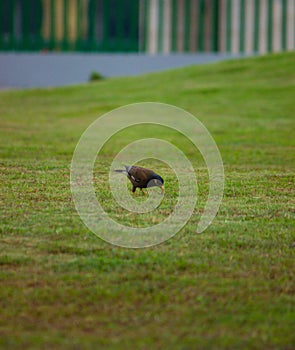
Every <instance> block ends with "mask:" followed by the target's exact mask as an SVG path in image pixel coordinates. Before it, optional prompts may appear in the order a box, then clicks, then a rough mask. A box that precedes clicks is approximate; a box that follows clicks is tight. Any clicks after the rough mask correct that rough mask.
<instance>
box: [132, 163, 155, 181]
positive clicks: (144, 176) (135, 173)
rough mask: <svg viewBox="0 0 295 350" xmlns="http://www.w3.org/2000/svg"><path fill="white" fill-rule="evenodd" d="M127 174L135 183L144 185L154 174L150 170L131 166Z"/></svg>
mask: <svg viewBox="0 0 295 350" xmlns="http://www.w3.org/2000/svg"><path fill="white" fill-rule="evenodd" d="M128 174H129V176H130V177H131V179H133V180H134V181H135V182H136V183H138V184H141V185H146V184H147V183H148V181H149V179H150V178H151V177H152V176H153V174H154V172H153V171H152V170H150V169H146V168H141V167H137V166H132V167H131V168H130V170H129V171H128Z"/></svg>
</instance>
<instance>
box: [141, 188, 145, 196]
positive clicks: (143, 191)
mask: <svg viewBox="0 0 295 350" xmlns="http://www.w3.org/2000/svg"><path fill="white" fill-rule="evenodd" d="M140 190H141V192H142V193H143V195H144V196H146V192H144V190H143V189H142V188H141V189H140Z"/></svg>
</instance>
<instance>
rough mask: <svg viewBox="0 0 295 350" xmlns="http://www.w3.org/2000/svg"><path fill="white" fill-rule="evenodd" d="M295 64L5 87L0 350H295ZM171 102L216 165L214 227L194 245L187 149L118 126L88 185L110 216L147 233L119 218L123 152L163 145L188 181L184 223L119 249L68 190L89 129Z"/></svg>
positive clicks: (156, 216) (284, 59)
mask: <svg viewBox="0 0 295 350" xmlns="http://www.w3.org/2000/svg"><path fill="white" fill-rule="evenodd" d="M294 61H295V54H294V53H288V54H279V55H270V56H265V57H259V58H250V59H243V60H236V61H229V62H222V63H218V64H212V65H205V66H197V67H188V68H184V69H180V70H174V71H169V72H164V73H158V74H151V75H145V76H140V77H136V78H124V79H109V80H103V81H100V82H98V83H92V84H88V85H82V86H73V87H65V88H54V89H41V90H25V91H1V93H0V115H1V139H0V140H1V141H0V142H1V151H0V152H1V153H0V157H1V158H0V159H1V172H0V175H1V179H0V181H1V231H0V234H1V241H0V265H1V269H0V279H1V282H0V304H1V305H0V310H1V317H0V334H1V337H0V347H2V348H3V349H24V348H28V349H40V348H42V349H59V348H69V349H88V348H89V349H90V348H91V349H93V348H95V349H102V348H110V349H126V348H134V349H137V348H140V349H196V348H203V349H225V348H227V349H228V348H232V349H243V348H244V349H249V348H251V349H292V348H293V347H294V344H295V335H294V334H295V333H294V329H295V312H294V308H295V303H294V292H295V283H294V271H295V264H294V261H295V259H294V257H295V248H292V247H291V244H292V242H293V241H294V240H295V229H294V228H295V225H294V219H295V215H294V214H295V201H294V185H295V181H294V166H295V138H294V134H295V119H294V96H295V84H294V82H295V71H294ZM143 101H158V102H164V103H170V104H174V105H176V106H178V107H181V108H184V109H185V110H188V111H189V112H191V113H193V114H195V115H197V116H198V118H199V119H200V120H201V121H202V122H203V123H204V124H205V125H206V127H207V128H208V130H209V131H210V132H211V134H212V135H213V137H214V138H215V140H216V142H217V144H218V146H219V149H220V152H221V154H222V157H223V161H224V166H225V176H226V183H225V192H224V199H223V202H222V205H221V208H220V211H219V214H218V216H217V217H216V218H215V220H214V222H213V224H212V225H211V226H210V227H209V228H208V229H207V230H206V231H205V232H204V233H202V234H200V235H197V234H195V229H196V225H197V223H198V220H199V216H200V212H201V211H202V207H203V206H204V203H205V200H206V195H207V193H208V190H207V184H208V178H207V172H206V170H205V168H204V163H203V162H202V161H201V159H200V156H199V155H198V154H196V152H195V151H194V148H193V147H192V145H191V144H190V143H189V142H187V141H186V140H184V139H183V138H182V137H181V136H179V135H177V134H175V133H169V132H168V131H167V130H166V129H164V128H161V129H155V128H153V127H148V128H142V127H137V128H134V129H127V130H126V131H124V132H121V133H120V134H119V135H117V136H116V137H114V138H113V139H112V140H111V142H109V143H108V144H107V145H106V147H105V148H104V151H103V154H102V156H101V157H100V161H99V162H97V163H96V167H95V174H96V179H95V186H96V188H97V190H98V196H100V198H102V199H103V200H104V206H105V208H106V209H107V210H108V211H109V212H110V215H112V216H113V217H115V218H116V219H117V220H119V221H120V222H123V223H125V224H129V225H136V226H144V225H146V224H150V223H152V222H154V223H155V222H158V221H161V220H163V218H164V217H165V216H166V215H167V213H169V211H170V210H171V206H172V204H173V203H175V197H176V195H177V187H174V185H175V182H176V180H175V178H174V176H173V174H172V173H171V174H170V173H169V171H167V170H166V168H165V166H164V165H163V164H162V163H152V162H151V161H147V162H146V163H143V164H145V165H146V166H152V167H156V169H157V170H158V172H159V173H160V174H161V173H165V174H166V177H165V179H166V183H167V186H166V196H167V197H166V199H165V202H164V203H163V205H162V206H161V207H160V208H159V210H158V211H156V212H153V213H152V214H150V215H147V214H146V215H138V216H136V215H131V216H128V217H125V216H124V214H126V212H125V211H124V210H123V209H121V208H120V207H118V206H117V205H116V204H115V203H114V201H113V199H112V197H111V195H110V193H109V188H108V185H107V178H105V176H104V175H106V174H107V173H108V167H109V165H110V163H111V161H112V159H113V157H114V156H115V154H116V153H117V152H118V151H119V150H120V149H121V148H122V147H123V146H125V145H126V144H127V143H129V142H131V141H133V140H135V139H137V138H142V137H149V136H152V137H157V136H159V137H164V138H166V139H168V140H169V141H171V142H173V143H174V144H175V145H178V146H179V147H181V148H182V149H183V150H184V151H185V152H186V154H187V156H188V158H189V159H190V160H191V162H192V163H193V165H194V167H195V169H196V172H197V176H198V181H199V191H200V193H199V196H200V203H199V206H198V207H197V208H196V212H195V214H194V215H193V217H192V218H191V220H190V221H189V223H188V224H187V225H186V227H185V228H184V229H183V230H182V231H181V232H180V233H178V234H177V235H176V236H175V237H174V238H173V239H170V240H169V241H167V242H165V243H164V244H161V245H159V246H156V247H153V248H150V249H143V250H132V249H123V248H117V247H114V246H112V245H109V244H107V243H105V242H104V241H102V240H100V239H98V238H97V237H96V236H95V235H94V234H92V233H91V232H89V231H88V230H87V228H86V227H85V226H84V225H83V223H82V222H81V220H80V218H79V217H78V215H77V213H76V211H75V208H74V205H73V202H72V200H71V192H70V188H69V168H70V161H71V157H72V154H73V151H74V149H75V145H76V143H77V142H78V140H79V137H80V136H81V134H82V132H83V131H84V130H85V128H86V127H87V126H88V125H89V124H90V123H91V122H92V121H94V120H95V119H96V118H97V117H98V116H100V115H102V114H104V113H105V112H107V111H110V110H111V109H113V108H115V107H119V106H121V105H125V104H128V103H133V102H143Z"/></svg>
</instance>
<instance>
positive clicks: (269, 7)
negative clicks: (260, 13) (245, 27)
mask: <svg viewBox="0 0 295 350" xmlns="http://www.w3.org/2000/svg"><path fill="white" fill-rule="evenodd" d="M272 1H273V0H268V4H267V51H268V52H271V51H272Z"/></svg>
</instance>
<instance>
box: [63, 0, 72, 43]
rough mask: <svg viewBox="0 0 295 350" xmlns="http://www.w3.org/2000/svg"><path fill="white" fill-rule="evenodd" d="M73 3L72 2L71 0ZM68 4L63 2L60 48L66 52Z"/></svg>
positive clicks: (67, 41) (66, 1) (65, 1)
mask: <svg viewBox="0 0 295 350" xmlns="http://www.w3.org/2000/svg"><path fill="white" fill-rule="evenodd" d="M72 1H73V0H72ZM68 14H69V2H68V0H64V1H63V40H62V48H63V50H67V49H68V48H69V15H68Z"/></svg>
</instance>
